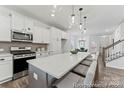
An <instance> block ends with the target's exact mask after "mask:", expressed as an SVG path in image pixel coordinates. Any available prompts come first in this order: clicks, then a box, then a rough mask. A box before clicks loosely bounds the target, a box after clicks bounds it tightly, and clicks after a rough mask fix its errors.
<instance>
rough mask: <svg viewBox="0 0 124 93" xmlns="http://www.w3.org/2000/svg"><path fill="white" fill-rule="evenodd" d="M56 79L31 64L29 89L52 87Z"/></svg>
mask: <svg viewBox="0 0 124 93" xmlns="http://www.w3.org/2000/svg"><path fill="white" fill-rule="evenodd" d="M54 80H55V78H54V77H52V76H51V75H48V74H47V73H45V72H43V71H42V70H40V69H38V68H36V67H34V66H33V65H31V64H29V88H47V87H51V84H52V82H53V81H54Z"/></svg>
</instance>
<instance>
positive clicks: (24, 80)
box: [0, 76, 29, 88]
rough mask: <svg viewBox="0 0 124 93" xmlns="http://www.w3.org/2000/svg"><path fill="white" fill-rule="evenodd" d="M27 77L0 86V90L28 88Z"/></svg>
mask: <svg viewBox="0 0 124 93" xmlns="http://www.w3.org/2000/svg"><path fill="white" fill-rule="evenodd" d="M28 85H29V82H28V76H25V77H22V78H19V79H16V80H12V81H9V82H7V83H4V84H1V85H0V88H26V87H28Z"/></svg>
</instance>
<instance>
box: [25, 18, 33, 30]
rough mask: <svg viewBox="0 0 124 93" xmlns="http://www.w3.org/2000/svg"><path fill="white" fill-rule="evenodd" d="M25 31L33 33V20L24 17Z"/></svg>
mask: <svg viewBox="0 0 124 93" xmlns="http://www.w3.org/2000/svg"><path fill="white" fill-rule="evenodd" d="M25 30H26V31H28V32H33V19H31V18H28V17H25Z"/></svg>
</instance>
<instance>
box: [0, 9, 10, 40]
mask: <svg viewBox="0 0 124 93" xmlns="http://www.w3.org/2000/svg"><path fill="white" fill-rule="evenodd" d="M0 41H9V42H10V41H11V31H10V16H9V12H8V11H7V10H6V9H3V8H2V9H1V8H0Z"/></svg>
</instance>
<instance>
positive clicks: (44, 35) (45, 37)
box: [41, 28, 50, 43]
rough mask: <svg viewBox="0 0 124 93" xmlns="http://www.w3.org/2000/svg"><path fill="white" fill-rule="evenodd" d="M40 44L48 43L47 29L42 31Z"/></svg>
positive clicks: (48, 33) (48, 34)
mask: <svg viewBox="0 0 124 93" xmlns="http://www.w3.org/2000/svg"><path fill="white" fill-rule="evenodd" d="M41 32H42V37H43V38H42V43H50V30H49V29H47V28H43V29H42V31H41Z"/></svg>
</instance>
